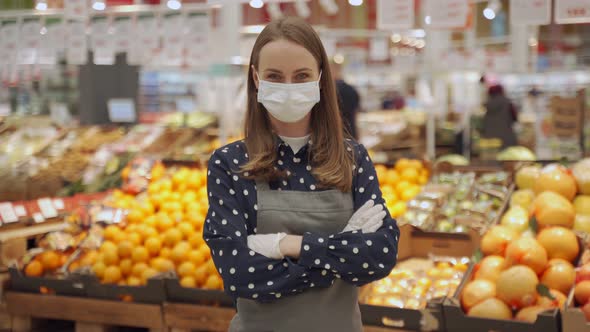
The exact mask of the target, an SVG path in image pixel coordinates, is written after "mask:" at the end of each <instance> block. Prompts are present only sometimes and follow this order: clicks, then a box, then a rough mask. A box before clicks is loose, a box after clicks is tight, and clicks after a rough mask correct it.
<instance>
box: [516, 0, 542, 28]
mask: <svg viewBox="0 0 590 332" xmlns="http://www.w3.org/2000/svg"><path fill="white" fill-rule="evenodd" d="M510 23H512V24H513V25H545V24H549V23H551V0H511V1H510Z"/></svg>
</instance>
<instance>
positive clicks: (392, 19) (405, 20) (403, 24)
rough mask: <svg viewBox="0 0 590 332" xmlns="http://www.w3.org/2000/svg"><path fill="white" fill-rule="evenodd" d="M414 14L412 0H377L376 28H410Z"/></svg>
mask: <svg viewBox="0 0 590 332" xmlns="http://www.w3.org/2000/svg"><path fill="white" fill-rule="evenodd" d="M414 16H415V13H414V0H377V29H381V30H402V29H411V28H412V27H413V26H414Z"/></svg>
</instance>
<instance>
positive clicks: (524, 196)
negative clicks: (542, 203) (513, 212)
mask: <svg viewBox="0 0 590 332" xmlns="http://www.w3.org/2000/svg"><path fill="white" fill-rule="evenodd" d="M534 199H535V192H533V191H532V190H531V189H521V190H517V191H515V192H514V193H513V194H512V197H510V207H515V206H520V207H522V208H524V209H526V210H528V209H529V207H530V206H531V204H532V203H533V200H534Z"/></svg>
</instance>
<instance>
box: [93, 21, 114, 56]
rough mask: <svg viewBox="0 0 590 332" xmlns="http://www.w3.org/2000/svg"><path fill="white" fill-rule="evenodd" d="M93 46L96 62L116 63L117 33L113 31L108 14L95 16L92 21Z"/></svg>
mask: <svg viewBox="0 0 590 332" xmlns="http://www.w3.org/2000/svg"><path fill="white" fill-rule="evenodd" d="M91 27H92V28H91V29H92V35H91V44H90V46H91V48H92V50H93V52H94V63H95V64H97V65H112V64H114V63H115V35H114V34H113V33H112V32H113V31H112V30H111V26H110V22H109V19H108V18H107V17H106V16H95V17H93V18H92V23H91Z"/></svg>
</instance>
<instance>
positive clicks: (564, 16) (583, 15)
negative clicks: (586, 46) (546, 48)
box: [555, 0, 590, 24]
mask: <svg viewBox="0 0 590 332" xmlns="http://www.w3.org/2000/svg"><path fill="white" fill-rule="evenodd" d="M555 22H556V23H558V24H571V23H588V22H590V0H555Z"/></svg>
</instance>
